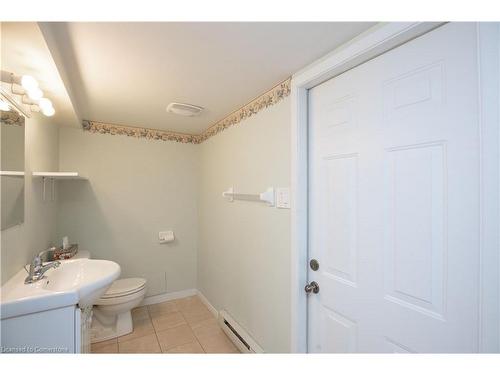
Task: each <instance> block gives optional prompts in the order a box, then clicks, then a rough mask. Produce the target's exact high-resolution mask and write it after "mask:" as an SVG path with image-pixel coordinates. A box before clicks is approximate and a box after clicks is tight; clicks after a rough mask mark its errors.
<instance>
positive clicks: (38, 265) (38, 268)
mask: <svg viewBox="0 0 500 375" xmlns="http://www.w3.org/2000/svg"><path fill="white" fill-rule="evenodd" d="M47 251H49V250H45V251H42V252H41V253H40V254H38V255H37V256H35V257H34V258H33V260H32V261H31V264H30V269H29V271H28V270H26V271H27V272H28V276H27V277H26V279H24V283H25V284H31V283H34V282H35V281H38V280H41V279H43V275H44V274H45V272H47V271H48V270H50V269H51V268H57V267H59V266H60V265H61V262H59V261H57V260H56V261H55V262H49V263H47V264H46V265H43V261H42V256H43V255H44V254H45V253H46V252H47Z"/></svg>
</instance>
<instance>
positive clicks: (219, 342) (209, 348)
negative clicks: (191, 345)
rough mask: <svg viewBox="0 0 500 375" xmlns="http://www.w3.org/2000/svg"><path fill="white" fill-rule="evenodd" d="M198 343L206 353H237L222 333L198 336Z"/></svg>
mask: <svg viewBox="0 0 500 375" xmlns="http://www.w3.org/2000/svg"><path fill="white" fill-rule="evenodd" d="M198 341H199V342H200V344H201V346H202V348H203V350H204V351H205V352H206V353H239V351H238V349H237V348H236V346H234V345H233V343H232V342H231V340H229V338H228V337H227V336H226V335H225V334H224V332H222V331H221V332H219V333H216V334H212V335H203V336H200V337H198Z"/></svg>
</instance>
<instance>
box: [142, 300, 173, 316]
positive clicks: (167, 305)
mask: <svg viewBox="0 0 500 375" xmlns="http://www.w3.org/2000/svg"><path fill="white" fill-rule="evenodd" d="M148 310H149V315H150V316H151V318H154V317H157V316H159V315H163V314H169V313H172V312H177V311H179V309H178V307H177V304H176V303H175V301H166V302H162V303H157V304H155V305H149V306H148Z"/></svg>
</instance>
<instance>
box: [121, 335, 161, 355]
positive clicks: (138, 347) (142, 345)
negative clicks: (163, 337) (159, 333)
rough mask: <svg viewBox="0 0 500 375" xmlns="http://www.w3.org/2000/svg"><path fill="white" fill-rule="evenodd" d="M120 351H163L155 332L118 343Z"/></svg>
mask: <svg viewBox="0 0 500 375" xmlns="http://www.w3.org/2000/svg"><path fill="white" fill-rule="evenodd" d="M118 350H119V351H120V353H161V350H160V345H159V344H158V339H157V338H156V335H155V334H154V333H153V334H151V335H147V336H143V337H139V338H136V339H132V340H127V341H125V342H120V343H118Z"/></svg>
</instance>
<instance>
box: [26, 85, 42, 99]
mask: <svg viewBox="0 0 500 375" xmlns="http://www.w3.org/2000/svg"><path fill="white" fill-rule="evenodd" d="M27 94H28V97H29V98H30V99H31V100H34V101H37V100H40V99H42V97H43V91H42V90H40V89H39V88H38V87H35V88H34V89H30V90H27Z"/></svg>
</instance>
